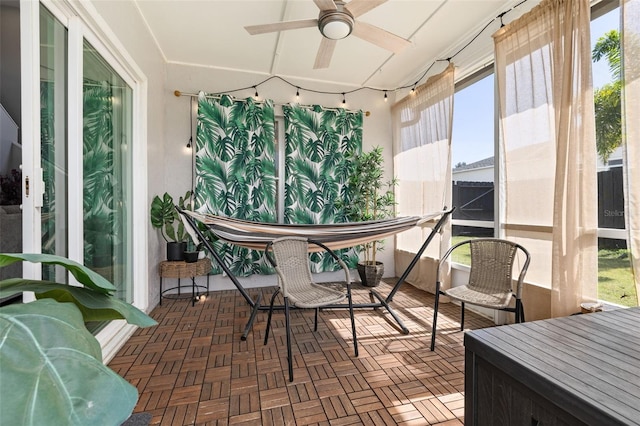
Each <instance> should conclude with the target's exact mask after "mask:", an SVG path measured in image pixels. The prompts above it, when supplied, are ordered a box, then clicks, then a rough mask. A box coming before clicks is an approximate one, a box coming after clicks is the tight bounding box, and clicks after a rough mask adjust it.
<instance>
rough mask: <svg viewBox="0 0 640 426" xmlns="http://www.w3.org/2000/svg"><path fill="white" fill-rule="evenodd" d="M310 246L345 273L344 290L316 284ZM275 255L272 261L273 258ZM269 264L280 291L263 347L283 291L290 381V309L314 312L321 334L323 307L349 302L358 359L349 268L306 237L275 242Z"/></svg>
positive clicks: (267, 252)
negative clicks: (312, 269) (272, 268)
mask: <svg viewBox="0 0 640 426" xmlns="http://www.w3.org/2000/svg"><path fill="white" fill-rule="evenodd" d="M309 243H311V244H315V245H317V246H319V247H321V248H322V249H323V250H325V251H327V252H328V253H329V254H330V255H331V256H332V257H333V258H334V259H335V260H336V262H338V264H339V265H340V266H341V267H342V269H343V270H344V273H345V280H344V282H340V283H339V284H342V286H343V287H344V289H343V290H337V289H336V288H335V287H336V283H335V282H333V283H323V284H317V283H315V282H314V280H313V277H312V275H311V269H310V267H309ZM271 254H273V257H272V256H271ZM265 256H266V258H267V260H268V261H269V262H270V263H271V264H272V265H273V267H274V268H275V270H276V273H277V274H278V286H279V288H278V290H276V292H274V294H273V296H271V303H270V306H269V316H268V318H267V329H266V331H265V336H264V344H265V345H266V344H267V340H268V339H269V329H270V327H271V315H272V314H273V308H274V306H273V303H274V300H275V298H276V296H277V295H278V293H279V292H280V291H281V292H282V295H283V297H284V306H283V308H284V315H285V326H286V333H287V360H288V362H289V381H293V365H292V358H291V326H290V322H289V310H290V308H301V309H315V327H314V331H317V330H318V310H319V309H320V308H322V307H327V306H329V305H335V304H338V303H340V302H342V301H344V300H345V299H347V301H348V304H349V305H348V306H349V314H350V316H351V329H352V332H353V349H354V351H355V356H358V341H357V338H356V324H355V320H354V317H353V303H352V300H351V277H350V274H349V269H348V268H347V265H346V264H345V263H344V262H343V261H342V260H341V259H340V258H338V256H337V255H336V254H335V253H334V252H333V251H331V250H330V249H329V248H328V247H326V246H325V245H324V244H322V243H320V242H317V241H313V240H308V239H307V238H303V237H282V238H277V239H275V240H273V242H271V243H269V244H268V245H267V248H266V250H265Z"/></svg>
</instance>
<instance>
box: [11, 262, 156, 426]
mask: <svg viewBox="0 0 640 426" xmlns="http://www.w3.org/2000/svg"><path fill="white" fill-rule="evenodd" d="M18 261H29V262H35V263H43V264H54V265H60V266H62V267H64V268H66V269H67V270H68V271H69V272H70V273H71V274H73V276H74V277H75V278H76V280H77V281H78V282H79V283H81V284H82V285H83V287H81V286H71V285H66V284H62V283H54V282H49V281H37V280H29V279H23V278H11V279H8V280H3V281H0V297H6V296H9V295H13V294H15V293H19V292H22V291H33V292H35V294H36V297H37V298H38V299H39V300H37V301H35V302H31V303H24V304H22V303H19V304H12V305H8V306H4V307H1V308H0V424H1V425H5V424H6V425H98V424H99V425H120V424H121V423H122V422H124V421H125V420H126V419H127V418H128V417H129V415H130V414H131V412H132V411H133V408H134V407H135V404H136V401H137V399H138V392H137V390H136V388H135V387H134V386H131V385H130V384H129V383H127V382H126V381H125V380H124V379H122V378H121V377H120V376H118V375H117V374H116V373H115V372H114V371H113V370H111V369H110V368H108V367H107V366H105V365H104V364H103V363H102V352H101V348H100V344H99V342H98V341H97V340H96V338H95V337H94V336H93V335H92V334H91V333H90V332H89V331H88V330H87V328H86V326H85V322H88V321H107V320H112V319H125V320H126V321H127V322H129V323H130V324H135V325H138V326H140V327H148V326H152V325H155V324H157V323H156V321H154V320H153V319H152V318H151V317H149V316H148V315H146V314H145V313H144V312H142V311H140V310H139V309H137V308H136V307H134V306H132V305H130V304H128V303H125V302H123V301H121V300H118V299H116V298H115V297H113V295H112V294H113V292H114V290H115V287H114V286H113V285H112V284H111V283H110V282H109V281H107V280H106V279H104V278H103V277H102V276H100V275H98V274H96V273H95V272H93V271H92V270H90V269H88V268H86V267H85V266H83V265H81V264H79V263H77V262H73V261H71V260H69V259H66V258H63V257H60V256H55V255H48V254H20V253H8V254H7V253H5V254H0V267H2V266H6V265H10V264H12V263H15V262H18Z"/></svg>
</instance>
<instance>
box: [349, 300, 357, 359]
mask: <svg viewBox="0 0 640 426" xmlns="http://www.w3.org/2000/svg"><path fill="white" fill-rule="evenodd" d="M347 298H348V299H349V315H350V316H351V332H352V333H353V352H354V354H355V356H358V337H357V336H356V320H355V318H354V317H353V300H352V298H351V288H350V287H349V288H347Z"/></svg>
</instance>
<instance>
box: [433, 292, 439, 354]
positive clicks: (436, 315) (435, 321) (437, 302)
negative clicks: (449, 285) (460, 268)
mask: <svg viewBox="0 0 640 426" xmlns="http://www.w3.org/2000/svg"><path fill="white" fill-rule="evenodd" d="M439 303H440V281H436V294H435V302H434V304H433V322H432V324H431V327H432V329H431V351H432V352H433V350H434V349H435V347H436V323H437V322H438V304H439Z"/></svg>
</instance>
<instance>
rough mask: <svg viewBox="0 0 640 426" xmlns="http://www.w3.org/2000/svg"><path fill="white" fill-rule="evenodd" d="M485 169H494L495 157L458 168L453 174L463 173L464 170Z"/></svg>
mask: <svg viewBox="0 0 640 426" xmlns="http://www.w3.org/2000/svg"><path fill="white" fill-rule="evenodd" d="M484 167H493V157H489V158H485V159H483V160H478V161H476V162H473V163H471V164H465V165H464V166H460V167H456V168H454V169H453V173H455V172H461V171H463V170H473V169H480V168H484Z"/></svg>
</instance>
